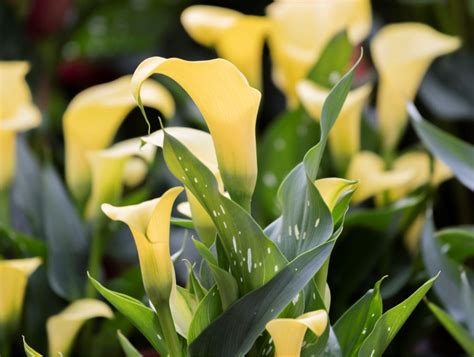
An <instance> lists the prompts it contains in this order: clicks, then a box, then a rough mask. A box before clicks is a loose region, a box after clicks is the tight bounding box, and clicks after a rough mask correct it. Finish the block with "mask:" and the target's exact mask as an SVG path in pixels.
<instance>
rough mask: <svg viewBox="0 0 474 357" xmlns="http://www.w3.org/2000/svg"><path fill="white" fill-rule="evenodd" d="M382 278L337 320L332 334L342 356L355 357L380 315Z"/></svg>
mask: <svg viewBox="0 0 474 357" xmlns="http://www.w3.org/2000/svg"><path fill="white" fill-rule="evenodd" d="M384 279H385V277H383V278H382V279H380V280H379V281H378V282H377V283H376V284H375V286H374V288H373V289H370V290H369V291H367V293H365V295H364V296H362V297H361V298H360V299H359V300H358V301H357V302H356V303H355V304H354V305H352V306H351V307H350V308H349V309H348V310H347V311H346V312H344V314H343V315H342V316H341V317H340V318H339V320H337V322H336V324H335V325H334V332H335V334H336V336H337V340H338V341H339V345H340V346H341V351H342V353H343V355H344V356H357V352H358V350H359V348H360V345H361V344H362V342H363V341H364V339H365V338H366V337H367V336H368V335H369V334H370V333H371V332H372V330H373V328H374V326H375V323H376V321H377V320H378V319H379V318H380V316H381V315H382V309H383V306H382V297H381V295H380V284H381V283H382V281H383V280H384Z"/></svg>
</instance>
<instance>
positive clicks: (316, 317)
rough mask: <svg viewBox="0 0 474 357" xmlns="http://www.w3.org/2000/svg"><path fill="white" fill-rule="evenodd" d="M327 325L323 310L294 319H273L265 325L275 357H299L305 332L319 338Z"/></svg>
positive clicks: (325, 313)
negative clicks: (307, 331)
mask: <svg viewBox="0 0 474 357" xmlns="http://www.w3.org/2000/svg"><path fill="white" fill-rule="evenodd" d="M327 324H328V314H327V312H326V311H324V310H317V311H312V312H308V313H306V314H304V315H301V316H300V317H298V318H296V319H275V320H271V321H270V322H269V323H267V326H266V329H267V331H268V332H269V333H270V336H271V337H272V340H273V343H274V345H275V357H299V356H300V351H301V345H302V343H303V339H304V335H305V333H306V330H307V329H308V328H309V329H310V330H311V331H312V332H313V333H314V334H315V335H316V336H321V335H322V334H323V332H324V330H325V329H326V327H327Z"/></svg>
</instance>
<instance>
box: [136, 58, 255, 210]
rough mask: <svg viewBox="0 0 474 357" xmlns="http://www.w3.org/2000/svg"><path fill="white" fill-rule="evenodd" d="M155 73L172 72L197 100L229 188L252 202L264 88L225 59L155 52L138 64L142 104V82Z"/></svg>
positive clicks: (241, 200) (237, 198)
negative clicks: (190, 58) (166, 55)
mask: <svg viewBox="0 0 474 357" xmlns="http://www.w3.org/2000/svg"><path fill="white" fill-rule="evenodd" d="M154 73H158V74H163V75H165V76H168V77H170V78H171V79H173V80H174V81H176V82H177V83H178V84H179V85H180V86H181V87H182V88H183V89H184V90H185V91H186V92H187V93H188V94H189V95H190V97H191V98H192V99H193V101H194V103H195V104H196V106H197V107H198V108H199V110H200V111H201V113H202V115H203V117H204V120H205V121H206V123H207V126H208V127H209V130H210V132H211V135H212V139H213V142H214V147H215V149H216V155H217V160H218V162H219V171H220V173H221V176H222V180H223V182H224V185H225V187H226V189H227V190H228V191H229V193H230V195H231V197H232V198H233V199H234V200H235V201H237V202H239V203H241V204H243V205H245V206H247V207H248V206H249V205H250V200H251V196H252V193H253V190H254V188H255V183H256V179H257V154H256V143H255V123H256V119H257V113H258V106H259V103H260V97H261V95H260V92H259V91H258V90H256V89H254V88H252V87H250V86H249V84H248V82H247V80H246V79H245V77H244V76H243V75H242V74H241V73H240V72H239V71H238V70H237V68H236V67H235V66H234V65H232V64H231V63H230V62H228V61H226V60H223V59H215V60H210V61H197V62H190V61H184V60H181V59H178V58H169V59H164V58H161V57H152V58H149V59H147V60H145V61H143V62H142V63H141V64H140V65H139V66H138V68H137V69H136V71H135V73H134V75H133V78H132V92H133V95H134V97H135V98H136V100H137V102H138V104H139V105H141V99H140V98H141V97H140V88H141V86H142V83H143V81H144V80H145V79H146V78H148V77H149V76H151V75H152V74H154Z"/></svg>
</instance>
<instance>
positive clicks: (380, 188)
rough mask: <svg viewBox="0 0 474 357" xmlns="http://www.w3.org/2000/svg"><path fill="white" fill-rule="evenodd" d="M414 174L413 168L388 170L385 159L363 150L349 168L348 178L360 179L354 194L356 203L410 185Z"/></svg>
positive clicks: (353, 197)
mask: <svg viewBox="0 0 474 357" xmlns="http://www.w3.org/2000/svg"><path fill="white" fill-rule="evenodd" d="M414 176H415V172H414V171H413V170H412V169H400V170H395V169H393V170H386V169H385V162H384V161H383V159H382V158H381V157H380V156H378V155H377V154H375V153H373V152H369V151H361V152H359V153H358V154H357V155H356V156H354V158H353V159H352V161H351V163H350V165H349V169H348V170H347V178H348V179H350V180H359V187H358V188H357V190H356V191H355V193H354V195H353V196H352V201H353V202H354V203H358V202H361V201H364V200H366V199H367V198H370V197H372V196H375V195H376V194H379V193H382V192H384V191H386V190H389V189H393V188H395V187H401V186H404V185H408V184H409V182H410V181H411V180H412V179H413V178H414Z"/></svg>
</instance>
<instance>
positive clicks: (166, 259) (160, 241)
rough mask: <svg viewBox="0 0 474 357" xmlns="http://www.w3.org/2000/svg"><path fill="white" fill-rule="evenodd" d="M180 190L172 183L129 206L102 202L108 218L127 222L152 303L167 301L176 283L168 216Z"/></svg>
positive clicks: (146, 289) (169, 216) (180, 188)
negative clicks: (152, 197)
mask: <svg viewBox="0 0 474 357" xmlns="http://www.w3.org/2000/svg"><path fill="white" fill-rule="evenodd" d="M182 191H183V188H182V187H174V188H171V189H169V190H168V191H166V192H165V193H164V194H163V195H162V196H161V197H160V198H156V199H154V200H151V201H145V202H143V203H140V204H136V205H131V206H124V207H115V206H112V205H110V204H103V205H102V210H103V211H104V213H105V214H106V215H107V216H108V217H109V218H110V219H112V220H114V221H122V222H124V223H126V224H127V225H128V226H129V228H130V231H131V232H132V234H133V238H134V239H135V245H136V247H137V251H138V257H139V260H140V269H141V273H142V279H143V285H144V287H145V291H146V293H147V295H148V297H149V298H150V300H151V301H152V302H153V303H154V304H157V303H168V301H169V298H170V295H171V290H172V289H173V286H174V284H175V283H174V279H175V277H174V268H173V263H172V261H171V255H170V220H171V209H172V207H173V203H174V201H175V199H176V197H177V196H178V195H179V194H180V193H181V192H182Z"/></svg>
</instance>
